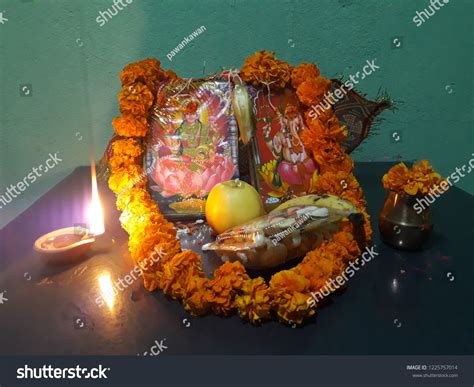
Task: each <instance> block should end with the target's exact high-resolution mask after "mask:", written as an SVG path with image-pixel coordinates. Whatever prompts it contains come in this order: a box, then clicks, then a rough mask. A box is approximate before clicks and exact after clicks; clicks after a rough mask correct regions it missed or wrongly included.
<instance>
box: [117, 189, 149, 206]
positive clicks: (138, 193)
mask: <svg viewBox="0 0 474 387" xmlns="http://www.w3.org/2000/svg"><path fill="white" fill-rule="evenodd" d="M142 201H151V197H150V194H149V193H148V191H147V190H146V189H145V188H143V187H132V188H131V189H128V190H125V191H123V192H119V193H118V194H117V201H116V203H115V204H116V206H117V210H119V211H123V210H124V209H125V208H126V207H127V206H128V205H129V204H130V203H133V202H142Z"/></svg>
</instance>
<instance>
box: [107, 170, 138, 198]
mask: <svg viewBox="0 0 474 387" xmlns="http://www.w3.org/2000/svg"><path fill="white" fill-rule="evenodd" d="M143 174H144V171H143V168H142V167H140V166H139V165H129V166H128V167H123V168H119V169H117V170H116V171H115V172H114V173H112V174H111V175H110V178H109V187H110V189H111V190H112V191H113V192H114V193H116V194H119V193H121V192H124V191H125V190H129V189H131V188H133V187H135V186H136V187H141V186H144V184H145V181H144V180H143Z"/></svg>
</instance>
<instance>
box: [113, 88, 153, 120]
mask: <svg viewBox="0 0 474 387" xmlns="http://www.w3.org/2000/svg"><path fill="white" fill-rule="evenodd" d="M118 100H119V110H120V113H122V114H130V115H135V116H146V115H147V114H148V111H149V110H150V108H151V106H152V105H153V100H154V96H153V94H152V92H151V91H150V90H149V89H148V87H147V86H146V85H145V84H143V83H141V82H136V83H133V84H131V85H125V86H124V87H123V88H122V90H121V91H120V92H119V94H118Z"/></svg>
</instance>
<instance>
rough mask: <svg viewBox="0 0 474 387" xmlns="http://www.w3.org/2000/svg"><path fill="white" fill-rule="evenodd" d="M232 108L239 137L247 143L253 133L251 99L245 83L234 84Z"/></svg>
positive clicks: (253, 121)
mask: <svg viewBox="0 0 474 387" xmlns="http://www.w3.org/2000/svg"><path fill="white" fill-rule="evenodd" d="M232 108H233V110H234V115H235V118H236V119H237V124H238V125H239V131H240V139H241V140H242V142H243V143H244V144H248V142H249V141H250V140H251V138H252V137H253V135H254V133H255V117H254V114H253V108H252V101H251V99H250V95H249V93H248V91H247V88H246V87H245V85H236V86H235V87H234V91H233V92H232Z"/></svg>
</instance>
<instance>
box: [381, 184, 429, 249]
mask: <svg viewBox="0 0 474 387" xmlns="http://www.w3.org/2000/svg"><path fill="white" fill-rule="evenodd" d="M417 198H418V197H417V196H410V195H402V194H398V193H396V192H393V191H389V192H388V194H387V198H386V199H385V204H384V207H383V209H382V211H381V212H380V215H379V231H380V235H381V236H382V240H383V241H384V242H386V243H387V244H389V245H391V246H393V247H396V248H398V249H403V250H417V249H421V248H423V246H424V245H425V244H426V243H427V242H428V240H429V239H430V237H431V234H432V231H433V224H432V223H431V212H430V207H426V208H424V207H423V211H421V212H420V213H417V211H415V210H414V208H413V206H414V205H415V204H416V203H417Z"/></svg>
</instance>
